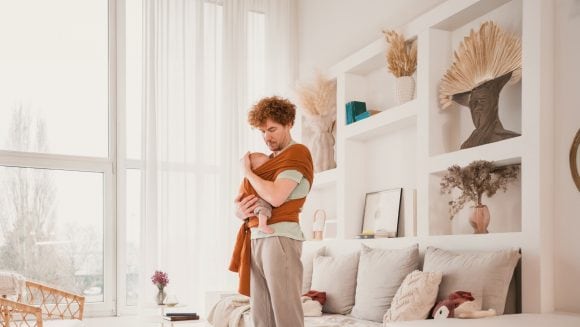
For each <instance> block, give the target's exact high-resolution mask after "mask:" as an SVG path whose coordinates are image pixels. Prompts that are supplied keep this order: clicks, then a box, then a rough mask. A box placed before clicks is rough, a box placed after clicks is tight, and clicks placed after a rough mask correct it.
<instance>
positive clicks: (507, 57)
mask: <svg viewBox="0 0 580 327" xmlns="http://www.w3.org/2000/svg"><path fill="white" fill-rule="evenodd" d="M521 49H522V46H521V42H520V40H519V39H518V38H517V37H515V36H513V35H510V34H507V33H506V32H504V31H503V30H502V29H501V28H500V27H499V26H497V25H496V24H495V23H494V22H491V21H488V22H484V23H483V24H481V27H480V28H479V31H477V32H474V31H473V30H471V32H470V34H469V36H468V37H466V38H465V39H464V40H463V42H461V44H460V46H459V49H458V50H457V51H455V53H454V61H453V64H452V65H451V67H450V68H449V69H448V70H447V72H446V73H445V75H444V76H443V79H442V80H441V85H440V89H439V99H440V104H441V107H442V109H446V108H449V107H450V106H451V104H452V103H453V102H455V103H457V104H460V105H463V106H467V107H469V109H470V110H471V117H472V120H473V124H474V125H475V131H473V133H472V134H471V136H470V137H469V138H468V139H467V140H466V141H465V142H464V143H463V144H462V145H461V148H462V149H464V148H469V147H473V146H477V145H481V144H486V143H492V142H497V141H500V140H503V139H507V138H510V137H514V136H518V135H519V134H517V133H514V132H512V131H508V130H506V129H504V128H503V126H502V124H501V122H500V121H499V114H498V101H499V93H500V91H501V89H502V88H503V87H504V85H505V84H506V83H516V82H518V81H519V80H520V79H521V71H522V50H521Z"/></svg>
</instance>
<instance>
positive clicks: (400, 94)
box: [395, 76, 415, 104]
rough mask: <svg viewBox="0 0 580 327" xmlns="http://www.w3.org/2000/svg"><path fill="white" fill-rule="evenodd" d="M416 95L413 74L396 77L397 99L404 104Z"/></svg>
mask: <svg viewBox="0 0 580 327" xmlns="http://www.w3.org/2000/svg"><path fill="white" fill-rule="evenodd" d="M414 96H415V79H414V78H413V76H401V77H397V78H396V79H395V101H396V102H397V104H403V103H405V102H407V101H411V100H413V97H414Z"/></svg>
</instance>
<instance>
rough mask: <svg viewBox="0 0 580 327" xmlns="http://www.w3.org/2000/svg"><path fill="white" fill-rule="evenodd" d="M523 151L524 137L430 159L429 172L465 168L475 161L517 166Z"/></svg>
mask: <svg viewBox="0 0 580 327" xmlns="http://www.w3.org/2000/svg"><path fill="white" fill-rule="evenodd" d="M522 151H523V141H522V136H518V137H513V138H511V139H507V140H503V141H499V142H494V143H488V144H484V145H480V146H476V147H473V148H469V149H463V150H459V151H455V152H449V153H445V154H440V155H437V156H433V157H430V158H429V172H430V173H437V172H441V171H445V170H447V168H448V167H450V166H452V165H459V166H462V167H463V166H466V165H468V164H469V163H471V162H472V161H474V160H488V161H495V162H496V163H497V164H499V165H509V164H516V163H520V162H521V157H522Z"/></svg>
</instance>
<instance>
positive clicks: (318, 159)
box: [297, 72, 336, 172]
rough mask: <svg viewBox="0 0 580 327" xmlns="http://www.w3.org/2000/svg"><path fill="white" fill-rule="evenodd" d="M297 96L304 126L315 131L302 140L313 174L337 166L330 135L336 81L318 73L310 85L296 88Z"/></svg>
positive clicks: (334, 118)
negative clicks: (309, 156) (307, 149)
mask: <svg viewBox="0 0 580 327" xmlns="http://www.w3.org/2000/svg"><path fill="white" fill-rule="evenodd" d="M297 97H298V102H299V104H300V108H301V109H303V112H304V116H305V117H306V125H307V126H308V127H309V128H310V129H311V130H312V131H313V132H314V133H313V135H312V136H311V137H310V138H309V139H306V140H305V143H306V145H307V146H308V148H309V149H310V151H311V153H312V157H313V159H314V171H316V172H320V171H324V170H328V169H332V168H334V167H336V162H335V160H334V148H333V146H334V137H333V134H332V132H333V128H334V126H335V121H336V80H329V79H326V78H325V77H324V76H323V75H322V74H321V73H319V72H317V73H316V77H315V79H314V82H313V83H312V84H303V85H300V86H298V88H297Z"/></svg>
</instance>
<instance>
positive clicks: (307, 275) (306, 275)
mask: <svg viewBox="0 0 580 327" xmlns="http://www.w3.org/2000/svg"><path fill="white" fill-rule="evenodd" d="M325 251H326V248H325V247H324V246H323V247H321V248H318V249H315V250H311V251H305V252H302V256H301V257H300V260H301V261H302V268H303V273H302V294H306V293H307V292H308V291H310V285H312V265H313V264H314V258H315V257H318V256H322V255H324V253H325Z"/></svg>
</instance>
